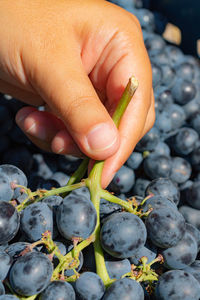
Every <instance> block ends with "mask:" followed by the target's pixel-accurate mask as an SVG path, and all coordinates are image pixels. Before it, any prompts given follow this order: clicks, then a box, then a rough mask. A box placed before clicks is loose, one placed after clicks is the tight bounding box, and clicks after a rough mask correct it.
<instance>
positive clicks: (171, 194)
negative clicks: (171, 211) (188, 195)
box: [145, 178, 180, 205]
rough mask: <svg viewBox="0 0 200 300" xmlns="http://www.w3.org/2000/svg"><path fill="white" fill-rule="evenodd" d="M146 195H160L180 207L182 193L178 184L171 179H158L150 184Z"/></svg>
mask: <svg viewBox="0 0 200 300" xmlns="http://www.w3.org/2000/svg"><path fill="white" fill-rule="evenodd" d="M145 194H146V195H150V194H153V195H160V196H162V197H166V198H168V199H170V200H172V201H173V202H174V203H175V204H176V205H178V203H179V200H180V191H179V188H178V186H177V184H176V183H174V182H173V181H172V180H170V179H169V178H157V179H154V180H152V181H151V182H150V184H149V185H148V186H147V188H146V191H145Z"/></svg>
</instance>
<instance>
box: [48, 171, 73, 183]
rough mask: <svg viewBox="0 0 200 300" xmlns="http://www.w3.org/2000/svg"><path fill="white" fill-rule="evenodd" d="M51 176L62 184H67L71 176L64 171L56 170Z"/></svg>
mask: <svg viewBox="0 0 200 300" xmlns="http://www.w3.org/2000/svg"><path fill="white" fill-rule="evenodd" d="M51 178H52V179H54V180H56V181H57V182H58V183H59V184H60V186H65V185H66V184H67V182H68V180H69V178H70V177H69V176H68V175H67V174H65V173H64V172H55V173H54V174H53V176H52V177H51Z"/></svg>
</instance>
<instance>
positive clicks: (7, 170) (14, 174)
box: [0, 164, 27, 187]
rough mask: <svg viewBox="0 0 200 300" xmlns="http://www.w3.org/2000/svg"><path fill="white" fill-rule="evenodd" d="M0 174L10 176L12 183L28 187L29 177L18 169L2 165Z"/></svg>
mask: <svg viewBox="0 0 200 300" xmlns="http://www.w3.org/2000/svg"><path fill="white" fill-rule="evenodd" d="M0 172H2V173H4V174H6V175H7V176H8V179H9V182H10V183H15V184H19V185H23V186H25V187H26V186H27V177H26V175H25V174H24V172H23V171H22V170H20V169H19V168H18V167H16V166H14V165H9V164H4V165H0Z"/></svg>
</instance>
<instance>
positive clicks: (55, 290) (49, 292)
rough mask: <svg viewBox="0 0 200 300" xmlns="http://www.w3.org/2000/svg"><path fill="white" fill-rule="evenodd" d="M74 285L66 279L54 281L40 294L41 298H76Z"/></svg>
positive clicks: (48, 299) (53, 299) (69, 299)
mask: <svg viewBox="0 0 200 300" xmlns="http://www.w3.org/2000/svg"><path fill="white" fill-rule="evenodd" d="M75 299H76V295H75V292H74V289H73V287H72V285H71V284H70V283H68V282H66V281H61V280H57V281H52V282H51V283H50V284H49V285H48V286H47V287H46V288H45V290H44V291H43V292H42V293H41V294H40V300H75Z"/></svg>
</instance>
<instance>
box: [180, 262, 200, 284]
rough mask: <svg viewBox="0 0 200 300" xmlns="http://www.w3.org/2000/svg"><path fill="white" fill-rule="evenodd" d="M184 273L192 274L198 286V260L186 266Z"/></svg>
mask: <svg viewBox="0 0 200 300" xmlns="http://www.w3.org/2000/svg"><path fill="white" fill-rule="evenodd" d="M184 271H186V272H188V273H190V274H192V275H193V276H194V277H195V278H196V280H197V281H198V282H199V284H200V260H195V261H194V262H193V263H192V264H191V265H190V266H187V267H186V268H185V269H184Z"/></svg>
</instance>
